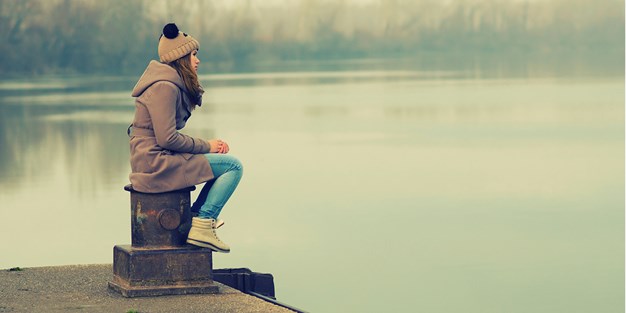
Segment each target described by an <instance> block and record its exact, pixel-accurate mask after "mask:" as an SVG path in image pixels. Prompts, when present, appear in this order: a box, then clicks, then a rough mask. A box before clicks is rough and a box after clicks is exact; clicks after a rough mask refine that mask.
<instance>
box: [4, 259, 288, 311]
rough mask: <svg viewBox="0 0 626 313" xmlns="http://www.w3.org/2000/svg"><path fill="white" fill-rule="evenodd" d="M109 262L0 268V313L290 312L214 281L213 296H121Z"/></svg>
mask: <svg viewBox="0 0 626 313" xmlns="http://www.w3.org/2000/svg"><path fill="white" fill-rule="evenodd" d="M112 278H113V268H112V265H111V264H104V265H69V266H54V267H33V268H25V269H22V270H21V271H9V270H0V312H122V313H125V312H129V311H132V310H134V311H136V312H151V313H152V312H155V313H158V312H164V313H165V312H167V313H169V312H292V311H290V310H288V309H286V308H283V307H280V306H277V305H274V304H271V303H269V302H266V301H263V300H261V299H258V298H256V297H253V296H249V295H246V294H244V293H242V292H240V291H238V290H235V289H233V288H230V287H228V286H225V285H222V284H220V283H218V282H215V285H217V286H218V288H219V293H217V294H200V295H176V296H160V297H150V298H124V297H122V296H121V295H120V294H118V293H115V292H113V291H110V290H109V289H108V286H107V282H109V281H111V280H112Z"/></svg>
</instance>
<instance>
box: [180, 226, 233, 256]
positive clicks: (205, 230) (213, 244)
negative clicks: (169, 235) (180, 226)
mask: <svg viewBox="0 0 626 313" xmlns="http://www.w3.org/2000/svg"><path fill="white" fill-rule="evenodd" d="M187 243H188V244H192V245H194V246H199V247H204V248H209V249H211V250H213V251H217V252H224V253H228V252H230V247H229V246H228V245H227V244H226V243H224V242H223V241H221V240H220V239H219V238H218V237H217V234H216V233H215V220H214V219H212V218H211V219H204V218H198V217H194V218H193V219H192V220H191V229H190V230H189V235H188V236H187Z"/></svg>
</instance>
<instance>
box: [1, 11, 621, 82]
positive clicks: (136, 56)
mask: <svg viewBox="0 0 626 313" xmlns="http://www.w3.org/2000/svg"><path fill="white" fill-rule="evenodd" d="M261 3H262V1H260V2H254V1H246V0H239V1H236V0H230V1H217V0H207V1H193V2H191V1H184V0H133V1H126V0H115V1H97V0H2V1H1V2H0V58H1V61H0V72H2V73H7V74H10V73H19V74H39V73H111V74H122V73H131V72H132V73H135V72H136V71H137V70H140V69H142V68H143V67H145V65H146V63H147V62H148V60H150V59H154V58H157V56H156V46H157V40H158V37H159V35H160V31H161V29H162V27H163V25H164V24H165V23H167V22H171V21H174V22H176V23H177V24H178V25H179V27H180V28H181V30H183V31H186V32H188V33H190V34H192V35H193V36H194V37H196V38H197V39H198V40H199V41H200V43H201V51H200V56H201V58H202V60H203V62H208V63H209V64H210V65H211V66H212V67H213V68H227V69H228V68H231V69H232V68H237V67H238V66H245V65H247V64H253V63H255V62H266V61H280V60H302V59H329V58H362V57H397V56H411V55H415V54H417V53H424V52H432V53H455V52H458V53H496V54H498V53H508V52H523V53H547V54H550V53H563V52H572V51H574V52H576V51H606V50H611V51H617V52H618V55H619V53H621V55H622V58H623V51H624V3H623V1H622V0H603V1H588V0H544V1H534V0H517V1H512V0H506V1H505V0H456V1H440V0H419V1H418V0H413V1H409V0H380V1H378V2H375V1H374V2H364V3H360V2H350V1H346V0H342V1H340V0H338V1H329V0H301V1H296V2H294V1H285V2H284V3H282V4H280V3H276V4H274V5H269V4H261ZM620 62H623V60H621V61H620Z"/></svg>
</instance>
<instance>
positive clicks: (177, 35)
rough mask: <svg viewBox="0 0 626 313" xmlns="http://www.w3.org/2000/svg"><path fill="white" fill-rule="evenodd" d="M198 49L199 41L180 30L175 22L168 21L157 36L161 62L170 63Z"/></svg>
mask: <svg viewBox="0 0 626 313" xmlns="http://www.w3.org/2000/svg"><path fill="white" fill-rule="evenodd" d="M198 49H200V43H198V41H197V40H195V39H194V38H193V37H191V36H190V35H187V34H185V33H183V32H180V31H179V30H178V27H176V24H174V23H169V24H167V25H165V27H163V34H162V35H161V38H159V59H160V60H161V62H163V63H170V62H172V61H175V60H178V59H180V58H182V57H184V56H186V55H187V54H189V53H191V51H193V50H198Z"/></svg>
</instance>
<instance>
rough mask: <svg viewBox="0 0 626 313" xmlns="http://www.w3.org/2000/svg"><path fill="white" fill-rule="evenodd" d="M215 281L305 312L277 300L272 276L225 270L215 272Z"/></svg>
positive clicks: (237, 269)
mask: <svg viewBox="0 0 626 313" xmlns="http://www.w3.org/2000/svg"><path fill="white" fill-rule="evenodd" d="M213 279H214V280H215V281H217V282H220V283H222V284H224V285H227V286H229V287H232V288H235V289H237V290H239V291H241V292H245V293H247V294H249V295H252V296H255V297H257V298H260V299H262V300H265V301H267V302H271V303H273V304H275V305H279V306H282V307H284V308H287V309H290V310H292V311H294V312H299V313H305V311H303V310H301V309H298V308H295V307H293V306H290V305H288V304H285V303H282V302H279V301H277V300H276V296H275V293H274V277H273V276H272V274H266V273H256V272H253V271H251V270H250V269H247V268H225V269H215V270H213Z"/></svg>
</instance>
